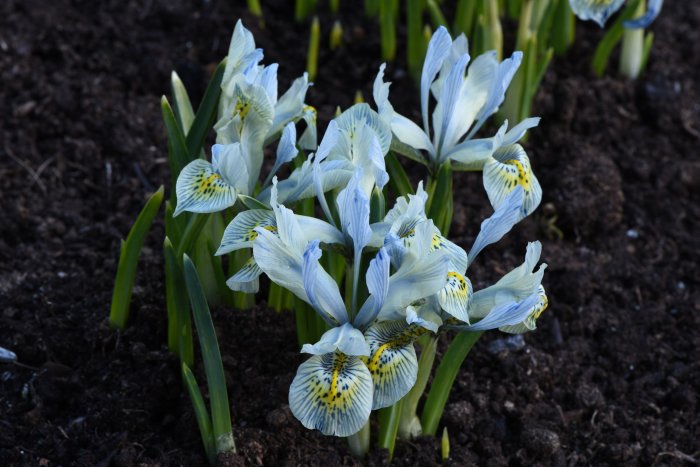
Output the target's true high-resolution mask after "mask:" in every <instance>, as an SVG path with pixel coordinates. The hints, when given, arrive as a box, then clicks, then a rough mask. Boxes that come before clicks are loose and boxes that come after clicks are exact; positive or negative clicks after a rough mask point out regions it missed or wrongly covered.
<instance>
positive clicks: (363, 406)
mask: <svg viewBox="0 0 700 467" xmlns="http://www.w3.org/2000/svg"><path fill="white" fill-rule="evenodd" d="M289 408H290V409H291V410H292V413H293V414H294V416H295V417H296V418H297V419H298V420H299V421H300V422H301V423H302V425H304V426H305V427H306V428H309V429H312V430H319V431H320V432H321V433H323V434H324V435H333V436H350V435H352V434H355V433H357V432H358V431H360V429H361V428H362V427H363V426H364V425H365V423H367V420H369V415H370V413H371V412H372V376H371V375H370V373H369V370H368V369H367V366H366V365H365V364H364V363H363V362H362V360H360V359H359V358H358V357H353V356H349V355H345V354H343V353H341V352H333V353H327V354H324V355H314V356H313V357H311V358H310V359H308V360H307V361H305V362H304V363H302V364H301V365H300V366H299V370H297V374H296V376H295V377H294V381H292V385H291V387H290V388H289Z"/></svg>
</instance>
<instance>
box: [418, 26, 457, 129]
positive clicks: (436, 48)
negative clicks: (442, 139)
mask: <svg viewBox="0 0 700 467" xmlns="http://www.w3.org/2000/svg"><path fill="white" fill-rule="evenodd" d="M451 45H452V38H451V37H450V33H449V32H447V29H445V27H444V26H440V27H439V28H437V30H436V31H435V32H434V33H433V37H431V38H430V42H429V43H428V50H427V52H426V53H425V61H424V62H423V71H422V72H421V77H420V105H421V113H422V114H423V131H424V133H425V134H430V126H429V125H428V99H429V97H430V85H431V84H432V83H433V81H434V80H435V76H436V75H437V72H438V71H439V70H440V68H442V64H443V62H444V61H445V59H447V57H448V55H449V53H450V47H451Z"/></svg>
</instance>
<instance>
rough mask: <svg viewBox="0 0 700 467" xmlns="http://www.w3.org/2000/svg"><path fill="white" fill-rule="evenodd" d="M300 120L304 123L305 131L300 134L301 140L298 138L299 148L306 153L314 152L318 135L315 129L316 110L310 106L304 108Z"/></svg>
mask: <svg viewBox="0 0 700 467" xmlns="http://www.w3.org/2000/svg"><path fill="white" fill-rule="evenodd" d="M301 118H303V119H304V121H305V122H306V129H305V130H304V133H302V135H301V138H299V147H300V148H301V149H304V150H306V151H315V150H316V148H317V147H318V133H317V129H316V120H317V118H318V114H317V112H316V109H315V108H314V107H313V106H310V105H307V106H305V107H304V111H303V113H302V115H301Z"/></svg>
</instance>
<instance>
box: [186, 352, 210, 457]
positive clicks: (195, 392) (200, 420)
mask: <svg viewBox="0 0 700 467" xmlns="http://www.w3.org/2000/svg"><path fill="white" fill-rule="evenodd" d="M182 380H183V381H184V382H185V387H186V388H187V392H188V393H189V395H190V400H191V401H192V408H193V409H194V415H195V417H196V418H197V425H198V426H199V433H200V435H201V436H202V444H203V445H204V452H206V454H207V459H209V464H210V465H216V443H215V441H214V433H213V432H212V426H211V418H209V412H208V411H207V405H206V404H205V403H204V398H203V397H202V392H201V391H200V390H199V386H198V385H197V380H196V379H195V377H194V375H193V374H192V371H190V368H189V367H188V366H187V364H186V363H185V362H183V363H182Z"/></svg>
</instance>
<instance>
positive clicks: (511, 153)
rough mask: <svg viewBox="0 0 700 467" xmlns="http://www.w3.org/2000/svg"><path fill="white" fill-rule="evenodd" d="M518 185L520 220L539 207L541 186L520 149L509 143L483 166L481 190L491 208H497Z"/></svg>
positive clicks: (516, 145) (520, 147)
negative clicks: (520, 198) (520, 202)
mask: <svg viewBox="0 0 700 467" xmlns="http://www.w3.org/2000/svg"><path fill="white" fill-rule="evenodd" d="M518 186H520V187H522V189H523V204H522V209H521V213H520V216H521V219H522V218H524V217H526V216H528V215H530V214H531V213H532V212H533V211H534V210H535V209H536V208H537V206H539V204H540V202H541V201H542V187H540V182H539V181H538V180H537V177H536V176H535V174H534V173H533V171H532V166H531V165H530V159H529V158H528V157H527V154H526V153H525V150H524V149H523V147H522V146H520V145H519V144H512V145H510V146H504V147H502V148H499V149H498V150H497V151H496V152H495V153H494V154H493V157H492V158H491V159H489V160H488V161H487V162H486V165H485V166H484V188H485V189H486V194H487V195H488V197H489V201H490V202H491V206H493V208H494V209H497V208H498V207H499V206H500V205H501V204H502V203H503V201H504V200H505V199H506V197H507V196H508V194H510V193H511V192H512V191H513V190H514V189H515V188H516V187H518Z"/></svg>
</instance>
